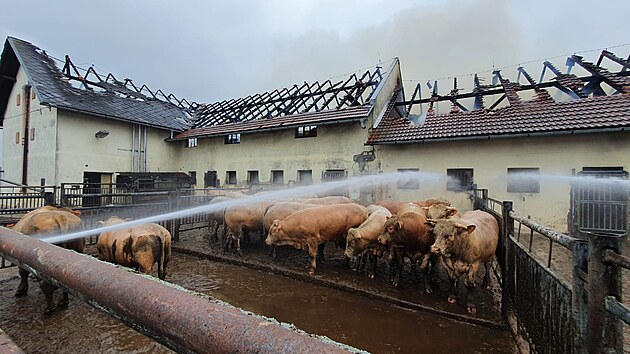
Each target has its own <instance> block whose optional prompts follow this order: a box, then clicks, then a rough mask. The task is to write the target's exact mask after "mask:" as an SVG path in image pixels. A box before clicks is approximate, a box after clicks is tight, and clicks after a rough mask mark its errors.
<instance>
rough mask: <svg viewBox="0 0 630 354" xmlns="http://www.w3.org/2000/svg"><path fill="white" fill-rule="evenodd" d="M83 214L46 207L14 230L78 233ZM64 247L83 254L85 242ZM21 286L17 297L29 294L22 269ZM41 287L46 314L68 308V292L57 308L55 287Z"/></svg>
mask: <svg viewBox="0 0 630 354" xmlns="http://www.w3.org/2000/svg"><path fill="white" fill-rule="evenodd" d="M80 214H81V213H80V212H78V211H76V212H74V211H72V210H70V209H68V208H56V207H54V206H44V207H42V208H38V209H35V210H33V211H31V212H29V213H27V214H26V215H24V216H23V217H22V218H21V219H20V221H18V222H17V223H16V224H15V226H13V230H14V231H17V232H21V233H23V234H25V235H29V236H33V235H37V234H50V233H68V232H69V231H78V230H80V229H81V228H82V223H81V219H80V218H79V216H78V215H80ZM58 245H60V246H62V247H65V248H68V249H71V250H74V251H77V252H79V253H82V252H83V248H84V246H85V241H84V239H83V238H80V239H76V240H71V241H66V242H63V243H60V244H58ZM19 273H20V285H18V288H17V291H16V292H15V296H24V295H26V294H27V293H28V274H29V273H28V271H26V270H24V269H22V268H20V269H19ZM40 287H41V289H42V292H43V293H44V296H45V297H46V310H45V311H44V313H45V314H51V313H52V312H53V311H55V309H63V308H66V307H68V292H67V291H63V293H62V297H61V299H59V301H58V302H57V306H56V307H55V305H54V304H53V295H54V291H55V287H54V286H53V285H52V284H50V283H48V282H46V281H42V282H40Z"/></svg>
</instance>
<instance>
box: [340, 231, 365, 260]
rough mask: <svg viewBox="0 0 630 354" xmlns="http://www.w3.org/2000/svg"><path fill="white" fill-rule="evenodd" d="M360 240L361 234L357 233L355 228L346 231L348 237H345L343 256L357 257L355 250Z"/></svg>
mask: <svg viewBox="0 0 630 354" xmlns="http://www.w3.org/2000/svg"><path fill="white" fill-rule="evenodd" d="M360 240H361V234H360V233H358V232H357V229H356V228H354V227H353V228H351V229H350V230H348V236H347V237H346V251H345V252H344V255H345V256H346V257H348V258H352V257H355V256H357V254H356V253H357V252H358V250H357V249H356V248H357V247H356V246H357V243H358V242H359V241H360Z"/></svg>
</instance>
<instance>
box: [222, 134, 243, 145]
mask: <svg viewBox="0 0 630 354" xmlns="http://www.w3.org/2000/svg"><path fill="white" fill-rule="evenodd" d="M225 143H226V144H240V143H241V134H230V135H227V136H226V137H225Z"/></svg>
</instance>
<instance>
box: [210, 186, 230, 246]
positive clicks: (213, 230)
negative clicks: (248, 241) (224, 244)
mask: <svg viewBox="0 0 630 354" xmlns="http://www.w3.org/2000/svg"><path fill="white" fill-rule="evenodd" d="M229 200H232V198H228V197H214V198H212V200H210V202H209V203H208V204H218V203H223V202H227V201H229ZM219 226H222V230H223V234H222V235H221V237H220V238H219ZM226 234H227V227H226V226H225V208H222V209H219V210H215V211H213V212H210V213H209V214H208V235H209V238H210V242H213V241H214V242H217V241H219V240H220V239H223V240H225V235H226Z"/></svg>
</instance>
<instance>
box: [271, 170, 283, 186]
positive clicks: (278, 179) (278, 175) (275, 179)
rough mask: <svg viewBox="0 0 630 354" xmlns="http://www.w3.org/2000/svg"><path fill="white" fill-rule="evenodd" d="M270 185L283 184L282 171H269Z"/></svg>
mask: <svg viewBox="0 0 630 354" xmlns="http://www.w3.org/2000/svg"><path fill="white" fill-rule="evenodd" d="M271 183H273V184H284V171H281V170H276V171H271Z"/></svg>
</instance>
